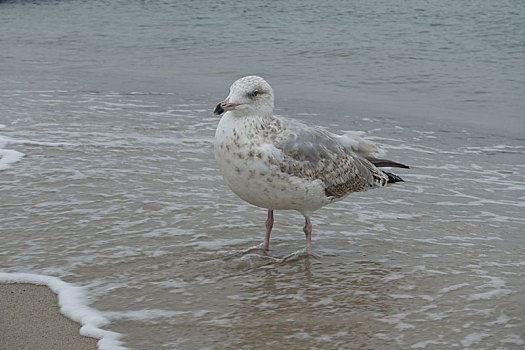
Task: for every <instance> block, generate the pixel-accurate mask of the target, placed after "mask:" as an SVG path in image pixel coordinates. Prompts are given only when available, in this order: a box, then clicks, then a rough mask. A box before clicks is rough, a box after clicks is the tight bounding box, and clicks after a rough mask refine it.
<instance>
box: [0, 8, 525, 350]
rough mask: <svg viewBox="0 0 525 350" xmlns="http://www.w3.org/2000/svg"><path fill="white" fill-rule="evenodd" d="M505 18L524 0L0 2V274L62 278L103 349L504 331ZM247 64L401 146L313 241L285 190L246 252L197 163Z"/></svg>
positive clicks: (508, 209) (511, 149)
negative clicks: (395, 165)
mask: <svg viewBox="0 0 525 350" xmlns="http://www.w3.org/2000/svg"><path fill="white" fill-rule="evenodd" d="M523 23H525V8H524V5H523V3H522V2H520V1H503V2H498V3H493V2H489V1H479V2H475V3H474V2H451V1H444V2H424V3H422V2H417V1H394V2H392V1H369V2H366V3H363V2H357V1H356V2H352V1H350V2H337V1H327V2H314V1H301V2H282V3H274V2H266V1H246V2H229V1H225V2H215V1H193V2H190V3H178V2H173V3H172V2H160V1H159V2H157V1H155V2H147V1H128V2H118V1H90V2H83V1H49V2H31V1H4V2H0V29H1V30H2V33H3V35H2V38H1V40H0V62H1V63H0V93H1V96H2V102H1V103H0V124H1V125H0V157H1V158H0V271H1V272H2V273H3V274H2V275H0V278H1V279H2V281H12V280H17V279H18V280H20V281H26V282H33V283H47V284H52V283H55V284H54V286H55V287H56V288H55V289H57V290H56V292H57V293H59V291H60V290H61V289H62V290H64V291H65V292H64V293H66V294H65V295H68V294H67V291H68V286H69V287H71V286H76V287H79V288H81V290H82V293H77V294H74V295H73V297H71V298H67V299H66V300H77V303H78V314H77V315H76V316H75V314H74V312H73V314H70V315H69V316H70V317H72V318H75V317H79V315H82V314H83V313H86V312H87V313H88V314H89V313H93V314H94V315H97V317H100V320H103V321H104V322H102V321H100V322H98V323H97V322H94V323H91V325H92V326H93V327H95V326H96V327H99V328H98V329H99V330H100V331H106V332H108V333H106V334H108V335H106V339H105V342H103V343H101V344H100V345H99V347H101V348H107V349H110V348H116V347H118V346H123V347H127V348H129V349H197V348H209V349H213V348H217V349H219V348H221V349H222V348H236V349H255V348H262V347H268V346H273V347H279V348H287V349H304V348H319V349H343V348H345V349H410V348H413V349H425V348H426V349H442V348H452V347H456V348H476V349H483V348H486V349H519V348H521V347H523V345H524V344H525V333H524V331H523V330H524V329H525V321H524V317H523V315H524V313H525V299H524V297H523V295H525V287H524V284H523V280H524V275H523V269H524V266H525V260H524V258H523V256H525V254H524V253H525V252H524V243H525V239H524V238H523V227H524V224H525V216H524V215H523V212H524V210H525V208H524V207H525V176H524V175H523V173H524V171H525V169H524V168H525V142H524V141H525V138H524V137H523V135H524V131H525V127H524V126H525V124H524V123H525V122H524V115H523V111H524V110H525V104H524V99H523V96H524V95H525V70H524V68H523V62H524V61H525V43H524V39H523V38H524V37H525V29H524V26H523ZM247 74H258V75H261V76H263V77H265V78H266V79H267V80H268V81H269V83H270V84H272V86H273V87H274V90H275V94H276V113H277V114H279V115H281V116H283V117H287V118H296V119H300V120H302V121H304V122H306V123H311V124H317V125H321V126H324V127H326V128H327V129H328V130H330V131H333V132H338V133H344V132H347V131H348V132H350V131H354V132H355V131H358V132H360V133H361V134H360V135H361V136H362V137H364V138H366V139H368V140H371V141H373V142H376V143H377V144H379V145H381V147H382V148H383V149H384V150H385V151H387V153H388V156H389V158H391V159H393V160H397V161H401V162H403V163H407V164H409V165H411V166H412V169H410V170H398V174H399V175H400V176H402V177H403V178H404V179H405V181H406V182H405V183H401V184H396V185H395V186H391V187H388V188H386V189H382V190H373V191H368V192H365V193H357V194H353V195H351V196H349V197H348V198H347V199H345V200H344V201H341V202H338V203H335V204H333V205H331V206H328V207H325V208H323V209H321V210H319V211H318V212H316V213H315V214H314V215H313V217H312V222H313V230H314V231H313V248H314V252H315V257H313V258H308V257H305V256H304V254H303V251H304V247H305V240H304V234H303V233H302V221H303V218H302V217H301V216H300V215H299V214H298V213H294V212H277V213H276V218H275V226H274V232H273V234H272V241H271V250H270V252H269V254H268V255H265V254H262V253H258V252H257V251H255V252H253V251H251V250H250V248H252V247H254V246H257V245H258V244H259V243H261V242H262V240H263V236H264V230H265V228H264V221H265V216H266V212H265V210H264V209H260V208H256V207H253V206H250V205H248V204H246V203H244V202H243V201H241V200H240V199H238V198H237V197H236V196H235V195H234V194H232V193H231V192H230V190H229V189H228V188H227V186H226V185H225V183H224V181H223V180H222V178H221V176H220V174H219V172H218V169H217V166H216V164H215V160H214V158H213V146H212V140H213V135H214V130H215V127H216V125H217V122H218V120H217V117H216V116H213V115H212V113H211V111H212V109H213V106H214V104H215V103H216V102H218V101H220V100H222V99H223V98H224V97H225V96H226V95H227V93H228V88H229V85H230V84H231V83H232V82H233V81H234V80H235V79H237V78H238V77H240V76H243V75H247ZM23 273H29V274H31V275H22V274H23ZM13 274H14V275H13ZM35 275H37V277H34V276H35ZM24 276H25V277H24ZM28 276H30V277H31V278H29V277H28ZM46 276H52V277H54V278H59V279H60V280H59V281H64V282H67V283H66V284H60V283H59V282H57V280H55V279H54V278H52V277H46ZM28 278H29V280H28ZM53 281H54V282H53ZM57 286H58V287H57ZM62 287H63V288H62ZM69 290H70V291H71V289H69ZM73 290H75V289H73ZM59 295H60V294H59ZM72 309H73V310H74V309H75V308H74V307H73V308H72ZM86 310H87V311H86ZM95 319H96V318H95ZM86 324H89V322H88V323H86ZM98 334H99V335H100V336H103V335H104V334H103V333H98ZM117 334H120V336H117ZM119 340H120V341H121V342H122V343H119Z"/></svg>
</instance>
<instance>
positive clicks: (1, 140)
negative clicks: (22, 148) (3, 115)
mask: <svg viewBox="0 0 525 350" xmlns="http://www.w3.org/2000/svg"><path fill="white" fill-rule="evenodd" d="M2 126H3V125H0V129H1V128H2ZM9 140H10V139H8V138H6V137H2V136H0V170H4V169H7V168H9V167H10V166H11V164H13V163H16V162H18V161H19V160H20V159H22V157H23V156H24V154H23V153H22V152H18V151H14V150H10V149H4V147H5V146H6V145H7V144H8V143H9Z"/></svg>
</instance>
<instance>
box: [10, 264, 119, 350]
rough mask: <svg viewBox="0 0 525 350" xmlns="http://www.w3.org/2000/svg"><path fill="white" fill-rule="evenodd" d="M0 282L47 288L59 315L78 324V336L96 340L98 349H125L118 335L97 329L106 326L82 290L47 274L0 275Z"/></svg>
mask: <svg viewBox="0 0 525 350" xmlns="http://www.w3.org/2000/svg"><path fill="white" fill-rule="evenodd" d="M0 283H30V284H36V285H45V286H48V287H49V288H50V289H51V290H52V291H53V292H54V293H56V294H57V296H58V305H59V306H60V312H61V313H62V314H64V315H65V316H67V317H68V318H70V319H72V320H73V321H75V322H78V323H80V324H81V325H82V327H81V328H80V334H81V335H83V336H86V337H91V338H95V339H99V341H98V343H97V345H98V349H99V350H127V348H126V347H123V346H122V345H121V344H122V342H121V341H120V340H119V338H120V334H118V333H115V332H111V331H106V330H103V329H101V328H100V327H102V326H104V325H105V324H107V323H109V321H108V319H107V318H106V317H104V316H103V315H102V313H101V312H99V311H97V310H95V309H93V308H90V307H89V306H88V305H87V302H86V301H87V298H86V294H85V289H84V288H83V287H79V286H75V285H74V284H71V283H67V282H64V281H62V280H61V279H59V278H57V277H53V276H47V275H37V274H30V273H4V272H0Z"/></svg>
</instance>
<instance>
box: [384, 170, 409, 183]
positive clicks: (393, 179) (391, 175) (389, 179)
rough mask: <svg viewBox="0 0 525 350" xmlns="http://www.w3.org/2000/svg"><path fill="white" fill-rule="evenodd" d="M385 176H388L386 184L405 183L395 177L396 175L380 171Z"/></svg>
mask: <svg viewBox="0 0 525 350" xmlns="http://www.w3.org/2000/svg"><path fill="white" fill-rule="evenodd" d="M381 171H382V172H383V173H384V174H385V175H386V176H388V182H387V183H389V184H393V183H394V182H405V180H403V179H402V178H400V177H399V176H397V175H396V174H392V173H389V172H387V171H384V170H381Z"/></svg>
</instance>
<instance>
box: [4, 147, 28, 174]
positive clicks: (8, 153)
mask: <svg viewBox="0 0 525 350" xmlns="http://www.w3.org/2000/svg"><path fill="white" fill-rule="evenodd" d="M23 156H24V154H23V153H22V152H18V151H14V150H10V149H0V170H5V169H7V168H9V167H10V166H11V164H13V163H16V162H18V161H19V160H20V159H22V157H23Z"/></svg>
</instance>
